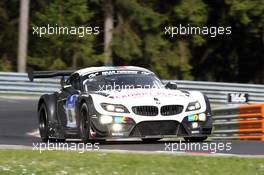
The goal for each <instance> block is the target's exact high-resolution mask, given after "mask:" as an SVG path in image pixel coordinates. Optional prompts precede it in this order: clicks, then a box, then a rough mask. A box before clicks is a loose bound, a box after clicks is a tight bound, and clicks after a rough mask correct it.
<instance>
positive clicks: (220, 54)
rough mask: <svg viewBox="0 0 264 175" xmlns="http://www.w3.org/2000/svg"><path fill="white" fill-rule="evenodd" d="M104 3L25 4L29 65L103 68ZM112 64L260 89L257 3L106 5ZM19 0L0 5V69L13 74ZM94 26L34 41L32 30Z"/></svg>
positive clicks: (263, 75) (142, 0) (140, 1)
mask: <svg viewBox="0 0 264 175" xmlns="http://www.w3.org/2000/svg"><path fill="white" fill-rule="evenodd" d="M104 2H105V0H56V1H44V0H35V1H31V4H30V5H31V10H30V31H29V48H28V55H29V56H28V60H27V61H28V66H30V67H33V68H34V69H36V70H51V69H78V68H81V67H87V66H93V65H96V66H101V65H103V63H104V54H103V48H104V45H103V44H102V43H104V41H103V39H104V36H103V32H104V31H103V25H104V10H105V3H104ZM111 2H112V5H113V9H114V31H113V32H114V38H113V41H112V43H111V47H112V51H113V62H114V64H115V65H138V66H142V67H146V68H150V69H151V70H153V71H154V72H156V73H157V74H158V75H159V76H160V77H161V78H163V79H188V80H193V79H194V80H210V81H231V82H251V83H252V82H253V83H264V72H263V70H264V62H263V61H264V59H263V46H264V42H263V38H264V34H263V28H264V26H263V24H264V1H263V0H222V1H211V0H179V1H171V0H162V1H159V0H112V1H111ZM18 10H19V1H18V0H2V1H0V43H1V44H0V71H10V70H13V71H14V70H15V68H16V57H17V55H16V53H17V38H18V37H17V28H18V23H17V22H18V14H19V13H18V12H19V11H18ZM48 24H49V25H51V26H56V25H57V26H67V27H71V26H76V27H79V26H93V27H95V26H97V25H98V26H99V27H100V34H99V35H96V36H93V35H86V36H85V37H78V36H74V35H43V36H42V37H39V36H36V35H33V34H32V32H33V30H32V27H36V26H47V25H48ZM179 24H182V25H185V26H187V25H190V26H207V27H211V26H223V27H227V26H230V27H232V29H231V30H232V34H231V35H226V36H225V35H221V36H217V37H215V38H211V37H210V36H204V35H192V36H187V35H185V36H176V37H174V38H170V37H168V36H165V35H164V32H165V31H164V27H165V26H178V25H179Z"/></svg>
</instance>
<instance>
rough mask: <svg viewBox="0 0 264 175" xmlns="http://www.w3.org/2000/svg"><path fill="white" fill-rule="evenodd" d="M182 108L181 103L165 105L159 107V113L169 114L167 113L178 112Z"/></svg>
mask: <svg viewBox="0 0 264 175" xmlns="http://www.w3.org/2000/svg"><path fill="white" fill-rule="evenodd" d="M182 110H183V106H182V105H166V106H162V107H161V108H160V113H161V115H164V116H169V115H176V114H180V113H181V112H182Z"/></svg>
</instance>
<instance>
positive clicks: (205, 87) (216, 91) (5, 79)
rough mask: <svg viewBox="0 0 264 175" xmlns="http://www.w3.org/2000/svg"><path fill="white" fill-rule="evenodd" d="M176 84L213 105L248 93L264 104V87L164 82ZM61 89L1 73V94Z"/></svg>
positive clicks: (53, 83) (54, 82) (252, 99)
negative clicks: (239, 94)
mask: <svg viewBox="0 0 264 175" xmlns="http://www.w3.org/2000/svg"><path fill="white" fill-rule="evenodd" d="M168 81H173V82H176V83H177V85H178V87H179V89H184V90H198V91H202V92H203V93H204V94H206V95H207V96H208V98H209V100H210V102H211V103H212V104H215V105H223V104H227V101H228V100H227V94H228V93H234V92H235V93H237V92H241V93H247V94H248V95H249V101H248V103H250V104H252V103H264V85H254V84H238V83H217V82H203V81H183V80H164V82H165V83H166V82H168ZM59 88H60V85H59V78H48V79H36V80H34V82H30V81H29V80H28V77H27V74H25V73H13V72H0V93H8V94H11V93H15V94H36V95H40V94H43V93H52V92H54V91H57V90H58V89H59Z"/></svg>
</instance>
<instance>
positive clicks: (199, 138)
mask: <svg viewBox="0 0 264 175" xmlns="http://www.w3.org/2000/svg"><path fill="white" fill-rule="evenodd" d="M206 139H207V136H204V137H184V140H185V141H187V142H202V141H205V140H206Z"/></svg>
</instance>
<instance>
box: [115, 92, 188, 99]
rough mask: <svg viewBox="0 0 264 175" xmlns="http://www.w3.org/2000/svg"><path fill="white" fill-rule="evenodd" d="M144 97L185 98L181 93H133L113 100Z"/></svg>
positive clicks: (116, 96) (118, 96)
mask: <svg viewBox="0 0 264 175" xmlns="http://www.w3.org/2000/svg"><path fill="white" fill-rule="evenodd" d="M146 96H156V97H160V96H162V97H186V95H185V94H184V93H182V92H135V93H129V94H122V95H115V96H114V98H129V97H133V98H138V97H146Z"/></svg>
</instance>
